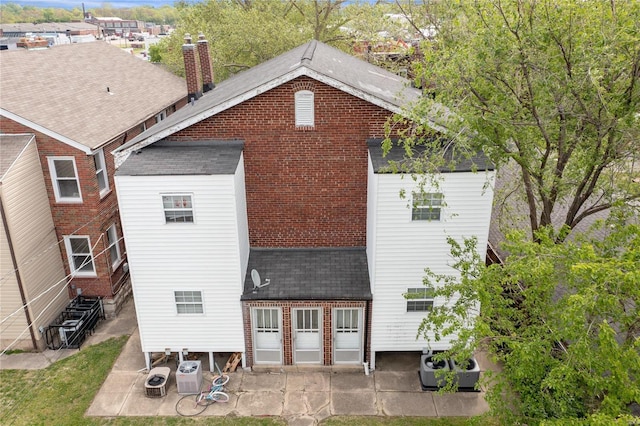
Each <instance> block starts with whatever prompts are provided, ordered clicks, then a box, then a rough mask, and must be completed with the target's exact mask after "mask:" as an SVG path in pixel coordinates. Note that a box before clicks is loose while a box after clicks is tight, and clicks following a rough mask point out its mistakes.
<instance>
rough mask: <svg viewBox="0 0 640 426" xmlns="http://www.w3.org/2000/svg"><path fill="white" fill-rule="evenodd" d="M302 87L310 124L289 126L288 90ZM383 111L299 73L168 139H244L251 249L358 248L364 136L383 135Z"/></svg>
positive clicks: (291, 119)
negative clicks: (310, 105)
mask: <svg viewBox="0 0 640 426" xmlns="http://www.w3.org/2000/svg"><path fill="white" fill-rule="evenodd" d="M301 89H305V90H312V91H313V92H314V97H315V126H314V127H311V128H309V127H305V128H296V126H295V116H294V93H295V92H296V91H298V90H301ZM213 90H215V89H213ZM389 115H390V112H389V111H387V110H384V109H382V108H379V107H377V106H375V105H372V104H370V103H369V102H366V101H364V100H361V99H358V98H355V97H353V96H351V95H349V94H347V93H344V92H342V91H340V90H337V89H334V88H332V87H330V86H327V85H324V84H322V83H319V82H317V81H315V80H313V79H310V78H306V77H301V78H298V79H296V80H294V81H292V82H289V83H286V84H283V85H281V86H279V87H277V88H275V89H273V90H270V91H268V92H265V93H263V94H261V95H259V96H257V97H255V98H253V99H251V100H248V101H245V102H243V103H242V104H240V105H237V106H235V107H233V108H231V109H229V110H227V111H224V112H222V113H220V114H217V115H215V116H214V117H211V118H209V119H206V120H203V121H201V122H200V123H197V124H195V125H193V126H191V127H189V128H188V129H184V130H182V131H180V132H178V133H176V134H175V135H173V136H172V137H171V139H173V140H199V139H212V138H214V139H242V140H244V141H245V149H244V159H245V172H246V178H245V179H246V182H245V184H246V192H247V213H248V219H249V238H250V244H251V246H252V247H361V246H365V245H366V237H365V236H366V206H367V200H366V197H367V144H366V140H367V138H371V137H382V136H383V128H384V123H385V121H386V120H387V118H388V117H389Z"/></svg>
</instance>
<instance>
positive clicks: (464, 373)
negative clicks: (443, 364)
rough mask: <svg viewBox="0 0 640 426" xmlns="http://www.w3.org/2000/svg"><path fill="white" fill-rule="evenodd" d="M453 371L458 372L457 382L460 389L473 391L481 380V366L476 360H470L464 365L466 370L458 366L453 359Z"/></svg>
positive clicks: (451, 361) (451, 362)
mask: <svg viewBox="0 0 640 426" xmlns="http://www.w3.org/2000/svg"><path fill="white" fill-rule="evenodd" d="M449 362H450V364H451V369H452V370H453V371H455V372H456V380H457V381H458V387H460V388H465V389H473V388H475V386H476V383H478V380H480V365H478V361H476V359H475V358H469V359H468V360H467V362H466V363H464V368H463V367H462V366H460V365H457V364H456V362H455V361H454V360H453V359H451V360H450V361H449Z"/></svg>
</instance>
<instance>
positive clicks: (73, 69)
mask: <svg viewBox="0 0 640 426" xmlns="http://www.w3.org/2000/svg"><path fill="white" fill-rule="evenodd" d="M0 76H1V77H0V93H2V96H1V97H0V108H1V109H2V114H5V111H6V112H8V113H10V114H13V115H15V116H17V117H20V118H21V119H22V120H26V121H28V122H31V123H34V124H36V125H38V126H41V127H42V128H44V129H46V130H48V131H49V132H52V133H54V134H56V135H60V136H62V137H63V138H66V139H68V140H70V141H73V142H75V143H77V144H80V146H85V147H87V148H88V149H96V148H99V147H101V146H102V145H104V144H105V143H107V142H109V141H110V140H112V139H113V138H115V137H117V136H119V135H121V134H122V133H123V132H125V131H127V130H129V129H130V128H132V127H134V126H135V125H137V124H138V123H141V122H142V121H143V120H146V119H147V118H150V117H153V116H154V115H155V114H157V113H158V112H159V111H161V110H163V109H164V108H166V107H168V106H170V105H172V104H174V103H175V102H177V101H179V100H180V99H182V98H184V97H185V96H186V95H187V86H186V83H185V82H184V80H183V79H181V78H179V77H177V76H175V75H173V74H171V73H169V72H168V71H165V70H164V69H162V68H160V67H159V66H156V65H153V64H151V63H149V62H146V61H143V60H141V59H138V58H136V57H135V56H133V55H131V54H129V53H127V52H125V51H124V50H122V49H120V48H118V47H115V46H111V45H110V44H108V43H106V42H101V41H97V42H93V43H76V44H69V45H61V46H54V47H51V48H49V49H43V50H26V49H17V50H5V51H1V52H0ZM107 88H109V90H108V91H107Z"/></svg>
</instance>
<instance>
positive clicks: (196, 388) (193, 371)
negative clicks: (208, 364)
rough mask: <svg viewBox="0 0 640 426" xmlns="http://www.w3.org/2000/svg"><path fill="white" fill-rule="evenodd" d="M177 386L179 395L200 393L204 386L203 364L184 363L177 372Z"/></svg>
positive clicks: (194, 362)
mask: <svg viewBox="0 0 640 426" xmlns="http://www.w3.org/2000/svg"><path fill="white" fill-rule="evenodd" d="M176 385H177V386H178V393H179V394H183V395H190V394H196V393H199V392H200V388H201V386H202V362H201V361H182V362H181V363H180V365H178V369H177V370H176Z"/></svg>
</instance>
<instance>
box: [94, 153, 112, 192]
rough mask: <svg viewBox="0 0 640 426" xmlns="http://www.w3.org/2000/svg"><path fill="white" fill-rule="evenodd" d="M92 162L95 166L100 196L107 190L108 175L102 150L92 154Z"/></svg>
mask: <svg viewBox="0 0 640 426" xmlns="http://www.w3.org/2000/svg"><path fill="white" fill-rule="evenodd" d="M93 163H94V164H95V166H96V178H97V179H98V189H99V190H100V196H104V195H105V194H106V193H107V192H109V177H108V176H107V163H106V162H105V160H104V151H103V150H100V151H98V152H97V153H96V154H94V156H93Z"/></svg>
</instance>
